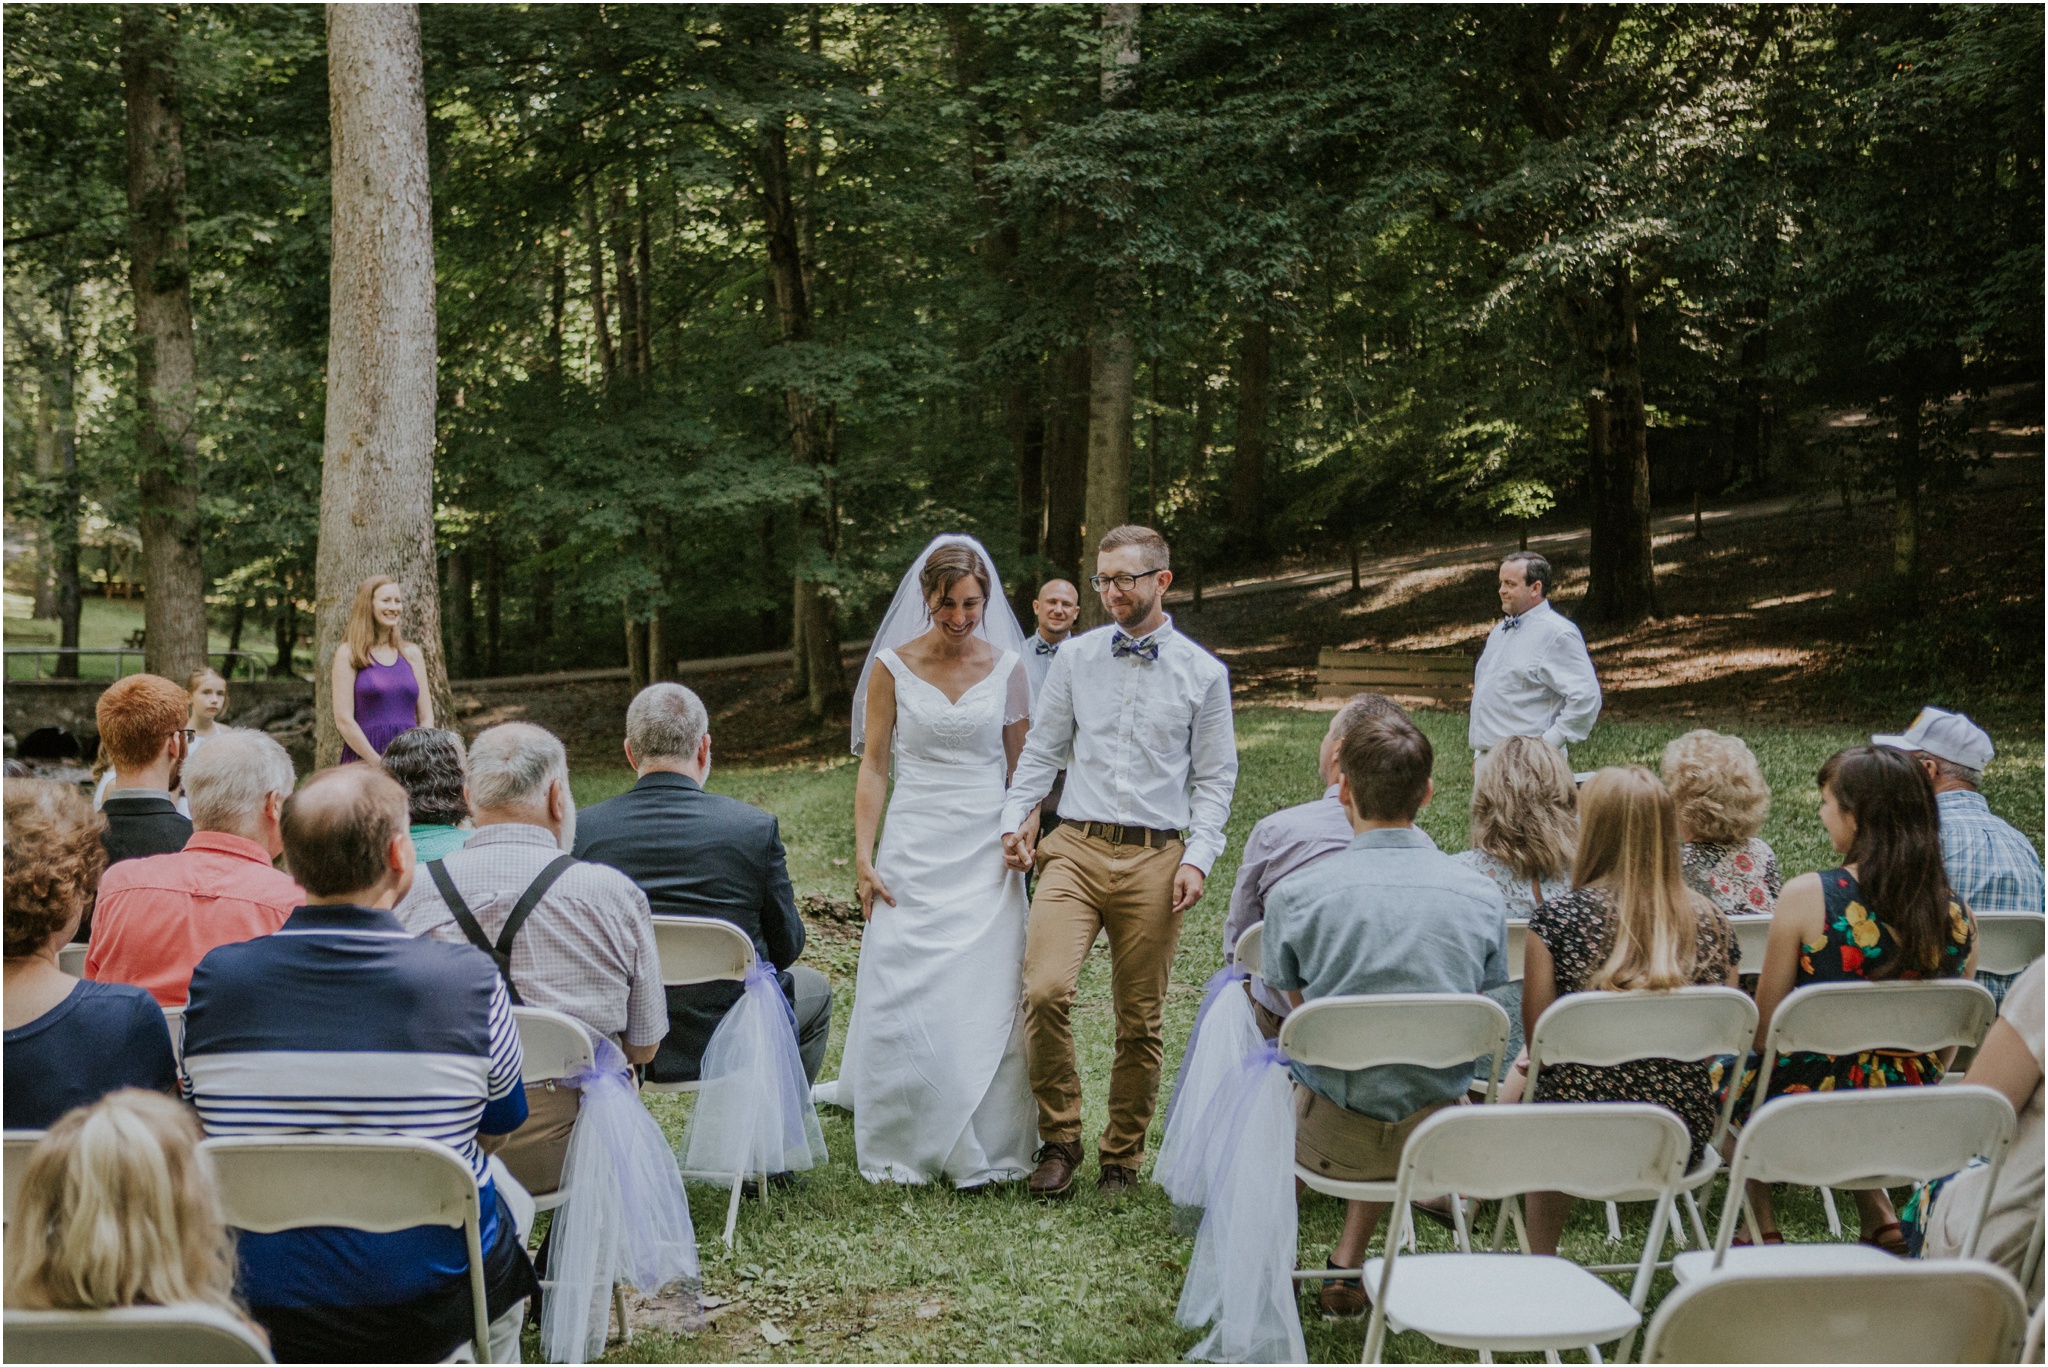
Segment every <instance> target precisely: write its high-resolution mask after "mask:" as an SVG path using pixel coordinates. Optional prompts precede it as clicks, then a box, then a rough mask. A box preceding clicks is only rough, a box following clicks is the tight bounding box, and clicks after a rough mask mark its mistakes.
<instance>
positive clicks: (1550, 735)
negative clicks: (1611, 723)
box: [1467, 551, 1600, 768]
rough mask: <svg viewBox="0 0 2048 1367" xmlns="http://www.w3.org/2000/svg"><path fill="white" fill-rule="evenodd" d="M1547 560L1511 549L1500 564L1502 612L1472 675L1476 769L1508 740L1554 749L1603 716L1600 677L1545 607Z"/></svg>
mask: <svg viewBox="0 0 2048 1367" xmlns="http://www.w3.org/2000/svg"><path fill="white" fill-rule="evenodd" d="M1551 582H1552V581H1551V573H1550V562H1549V561H1548V560H1545V559H1544V558H1543V557H1542V556H1540V555H1538V554H1536V552H1534V551H1516V552H1515V553H1514V554H1513V555H1511V556H1509V557H1508V558H1507V559H1505V560H1503V561H1501V562H1500V610H1501V612H1502V613H1503V614H1504V615H1503V616H1502V618H1501V620H1500V621H1498V622H1496V623H1494V627H1493V631H1492V633H1491V634H1489V635H1488V636H1487V638H1486V652H1485V653H1484V654H1483V655H1481V656H1480V657H1479V666H1478V668H1477V669H1475V670H1474V671H1473V673H1472V722H1471V726H1470V728H1469V730H1468V732H1467V736H1468V738H1469V739H1470V740H1471V742H1472V762H1473V765H1474V767H1475V768H1476V767H1477V765H1478V763H1479V761H1480V760H1481V759H1482V758H1484V757H1485V755H1486V752H1487V751H1488V750H1491V749H1492V748H1493V747H1494V746H1496V745H1499V744H1500V743H1501V742H1502V741H1504V740H1506V739H1507V738H1508V737H1509V736H1537V737H1540V738H1541V739H1542V740H1544V741H1546V742H1548V743H1549V744H1551V745H1555V746H1556V747H1557V748H1558V749H1560V750H1564V749H1567V748H1569V747H1571V746H1573V745H1577V744H1578V743H1579V742H1580V741H1582V740H1584V739H1585V738H1586V737H1587V736H1589V735H1591V734H1592V733H1593V723H1594V722H1595V721H1597V720H1599V717H1600V677H1599V675H1597V674H1595V673H1594V672H1593V659H1592V657H1591V656H1590V655H1588V654H1587V653H1586V638H1585V637H1583V636H1581V635H1580V634H1579V628H1578V626H1577V625H1576V624H1574V623H1573V622H1572V621H1571V619H1570V618H1568V617H1566V616H1565V615H1564V614H1563V613H1560V612H1559V611H1558V610H1557V609H1555V608H1553V607H1551V606H1550V586H1551Z"/></svg>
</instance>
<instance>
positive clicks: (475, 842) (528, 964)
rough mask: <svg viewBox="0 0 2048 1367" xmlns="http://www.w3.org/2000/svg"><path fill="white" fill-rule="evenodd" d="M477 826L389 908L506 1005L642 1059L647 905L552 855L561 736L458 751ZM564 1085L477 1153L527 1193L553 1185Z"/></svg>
mask: <svg viewBox="0 0 2048 1367" xmlns="http://www.w3.org/2000/svg"><path fill="white" fill-rule="evenodd" d="M467 790H468V793H469V806H470V813H471V815H472V818H473V819H474V821H475V823H476V832H475V834H473V835H471V836H470V837H469V839H468V840H466V841H464V842H463V845H462V848H461V849H459V850H455V851H454V852H452V853H450V854H449V855H447V856H446V857H445V858H442V859H435V860H429V861H427V862H426V863H425V864H423V865H422V866H421V869H422V874H421V876H420V877H417V878H415V879H414V880H413V883H412V889H411V891H409V892H408V893H407V894H406V895H405V898H404V900H402V901H400V902H399V903H398V905H397V906H396V907H394V908H393V911H394V913H395V914H396V915H397V917H398V920H399V923H400V924H402V925H403V926H404V927H405V928H406V929H407V930H409V931H411V932H412V933H413V934H414V935H425V936H431V937H433V938H435V939H439V940H448V941H453V942H454V943H457V944H460V943H462V942H463V941H465V940H467V941H468V942H469V943H471V944H473V945H475V946H476V947H477V948H479V949H481V950H483V951H484V952H485V953H486V954H489V955H490V956H491V958H492V959H493V960H495V961H496V963H497V965H498V973H499V975H500V976H501V977H502V978H504V980H505V987H506V990H507V992H509V993H510V994H511V998H512V1004H513V1005H515V1006H540V1007H546V1008H547V1009H549V1010H551V1011H559V1012H561V1013H562V1014H563V1015H565V1016H570V1017H573V1018H574V1019H575V1020H577V1021H579V1022H581V1023H582V1025H583V1028H584V1029H585V1030H587V1031H589V1032H590V1035H591V1037H592V1038H593V1039H597V1038H610V1039H612V1040H614V1041H616V1042H617V1043H618V1045H619V1047H620V1050H621V1051H622V1052H623V1053H624V1054H625V1056H626V1060H627V1061H628V1062H629V1063H645V1062H647V1061H648V1060H649V1059H651V1058H653V1057H654V1051H655V1049H656V1047H657V1046H658V1045H659V1044H660V1043H661V1037H662V1036H663V1035H665V1034H667V1033H668V1014H667V1012H666V1011H664V1010H663V1009H662V991H661V958H660V955H659V954H658V953H657V952H656V950H655V947H654V924H653V922H652V921H651V920H650V919H649V913H648V908H647V899H646V898H645V897H643V896H642V895H641V893H640V889H638V888H636V887H634V886H633V881H632V880H631V879H630V878H627V877H625V876H624V875H622V874H620V873H619V872H618V871H617V870H616V869H608V868H606V867H604V866H603V865H602V864H587V863H583V862H581V861H579V860H577V859H575V858H572V857H571V856H570V855H568V854H566V853H564V851H565V850H567V849H569V848H570V847H571V845H573V844H574V843H575V839H576V801H575V799H574V798H573V797H571V796H570V793H569V758H568V755H567V753H566V752H565V751H564V750H563V749H562V742H561V741H559V740H557V739H555V737H554V736H553V735H552V734H550V733H549V732H547V731H545V730H543V729H542V728H541V727H538V726H534V725H531V724H530V723H527V722H508V723H506V724H505V725H503V726H493V727H491V728H490V729H489V730H487V731H485V732H483V733H482V734H481V735H479V736H478V737H477V738H476V740H475V741H473V742H472V743H471V744H470V748H469V769H468V783H467ZM577 1105H578V1099H577V1096H576V1093H575V1090H574V1089H573V1088H568V1087H563V1086H561V1085H559V1084H550V1085H548V1086H547V1087H544V1088H536V1089H535V1090H533V1091H532V1092H529V1093H528V1094H527V1118H526V1123H525V1124H523V1125H521V1126H520V1127H519V1128H518V1129H517V1130H515V1131H513V1132H512V1133H511V1134H510V1135H507V1136H505V1137H504V1138H502V1139H486V1140H485V1141H484V1144H485V1148H486V1149H487V1150H488V1151H490V1152H495V1153H497V1154H498V1156H499V1157H501V1158H502V1159H504V1161H505V1166H506V1167H508V1168H510V1169H511V1170H512V1175H513V1176H514V1177H516V1178H518V1179H519V1181H520V1184H521V1185H522V1186H524V1187H525V1188H526V1189H527V1190H528V1191H530V1192H532V1193H534V1194H535V1195H543V1194H546V1193H548V1192H552V1191H554V1190H555V1189H556V1188H557V1187H559V1186H560V1185H561V1175H562V1160H563V1158H564V1157H566V1156H567V1154H568V1149H569V1132H570V1130H571V1129H572V1128H573V1127H574V1126H575V1123H576V1111H577Z"/></svg>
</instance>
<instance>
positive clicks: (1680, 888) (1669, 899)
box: [1572, 764, 1705, 992]
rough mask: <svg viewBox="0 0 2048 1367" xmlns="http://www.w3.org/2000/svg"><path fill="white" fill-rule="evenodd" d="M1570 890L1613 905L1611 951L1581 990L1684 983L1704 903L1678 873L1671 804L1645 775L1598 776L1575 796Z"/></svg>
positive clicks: (1636, 769) (1635, 769)
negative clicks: (1591, 892)
mask: <svg viewBox="0 0 2048 1367" xmlns="http://www.w3.org/2000/svg"><path fill="white" fill-rule="evenodd" d="M1572 884H1573V886H1575V887H1581V888H1586V887H1597V888H1599V889H1601V890H1603V891H1605V892H1606V893H1607V894H1608V895H1609V896H1610V897H1611V898H1612V899H1613V902H1614V948H1613V949H1612V950H1611V951H1609V953H1608V955H1607V962H1606V963H1605V964H1603V965H1601V967H1600V970H1599V971H1598V972H1596V973H1595V974H1594V975H1593V976H1592V978H1591V979H1590V980H1589V981H1588V982H1587V986H1588V987H1590V988H1591V989H1593V990H1594V991H1596V992H1633V991H1641V990H1644V989H1651V990H1662V989H1664V988H1671V987H1684V986H1685V985H1686V984H1688V983H1690V982H1691V981H1692V973H1693V961H1694V959H1695V957H1696V956H1697V953H1698V948H1699V917H1700V913H1701V910H1702V906H1703V904H1704V901H1705V899H1703V898H1701V897H1700V896H1699V894H1697V893H1695V892H1693V891H1692V889H1690V888H1688V887H1686V885H1685V880H1684V878H1683V877H1681V876H1680V874H1679V841H1678V805H1677V804H1676V803H1675V802H1673V801H1672V800H1671V791H1670V789H1668V788H1666V787H1665V786H1664V785H1663V783H1662V782H1661V781H1659V780H1658V778H1657V776H1656V775H1655V774H1653V773H1651V772H1650V771H1649V770H1648V769H1645V768H1643V767H1642V766H1641V765H1639V764H1631V765H1629V766H1627V767H1626V768H1616V769H1602V770H1601V771H1600V772H1599V773H1597V774H1595V775H1593V777H1592V778H1591V779H1590V780H1589V781H1588V782H1587V784H1586V786H1585V787H1584V788H1583V789H1581V790H1580V792H1579V855H1578V862H1577V864H1576V866H1575V867H1574V868H1573V870H1572Z"/></svg>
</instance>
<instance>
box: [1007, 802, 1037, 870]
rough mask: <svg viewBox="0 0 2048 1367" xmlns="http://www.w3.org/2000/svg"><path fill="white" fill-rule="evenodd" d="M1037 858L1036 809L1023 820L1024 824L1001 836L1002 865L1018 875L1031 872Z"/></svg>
mask: <svg viewBox="0 0 2048 1367" xmlns="http://www.w3.org/2000/svg"><path fill="white" fill-rule="evenodd" d="M1037 858H1038V809H1037V808H1036V807H1034V808H1032V809H1031V815H1029V816H1027V817H1025V818H1024V824H1023V825H1021V826H1019V827H1018V828H1017V829H1016V830H1015V831H1011V832H1006V833H1005V834H1004V836H1003V864H1004V866H1005V867H1007V868H1010V869H1014V870H1015V871H1016V872H1018V873H1029V872H1031V865H1032V864H1033V863H1034V862H1035V861H1036V860H1037Z"/></svg>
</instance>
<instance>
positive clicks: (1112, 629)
mask: <svg viewBox="0 0 2048 1367" xmlns="http://www.w3.org/2000/svg"><path fill="white" fill-rule="evenodd" d="M1099 552H1100V553H1099V554H1098V556H1097V558H1096V562H1095V567H1096V573H1095V576H1094V578H1092V579H1091V580H1090V581H1089V583H1090V586H1091V587H1093V588H1094V589H1095V590H1096V592H1098V593H1100V594H1101V595H1102V606H1103V607H1104V608H1105V609H1106V610H1107V611H1108V612H1109V615H1110V616H1111V617H1112V618H1114V619H1115V621H1114V623H1113V624H1112V625H1110V626H1104V627H1098V628H1096V629H1095V630H1094V631H1090V632H1087V633H1085V634H1083V635H1080V636H1076V637H1074V638H1073V639H1072V640H1070V641H1068V642H1067V643H1066V644H1065V645H1064V646H1062V647H1061V648H1060V651H1059V653H1058V654H1057V655H1056V656H1054V658H1053V666H1052V669H1051V671H1050V672H1049V673H1048V674H1047V675H1046V679H1045V686H1044V688H1043V689H1041V690H1040V692H1039V694H1038V699H1037V703H1036V706H1035V708H1034V710H1033V716H1032V720H1031V735H1030V738H1029V739H1028V740H1027V741H1026V742H1025V744H1024V752H1023V754H1022V755H1021V756H1020V757H1019V758H1018V760H1017V770H1016V774H1015V776H1014V777H1013V778H1012V779H1011V780H1010V792H1009V796H1008V798H1007V799H1006V800H1005V801H1004V804H1003V830H1004V831H1005V832H1006V834H1005V835H1004V836H1003V853H1004V857H1005V859H1006V860H1007V861H1008V862H1009V864H1010V867H1012V868H1015V869H1028V868H1030V867H1032V864H1033V861H1034V858H1035V859H1036V861H1037V864H1038V887H1037V891H1036V893H1035V894H1034V895H1033V897H1032V900H1031V922H1030V927H1029V929H1028V930H1027V932H1026V934H1025V941H1024V1012H1025V1043H1024V1048H1025V1059H1026V1062H1027V1064H1028V1066H1029V1069H1030V1073H1031V1090H1032V1092H1033V1093H1034V1094H1035V1095H1036V1096H1037V1098H1038V1138H1039V1141H1040V1146H1039V1150H1038V1155H1037V1162H1038V1168H1037V1171H1035V1172H1034V1173H1032V1175H1031V1179H1030V1182H1029V1188H1030V1191H1031V1193H1032V1194H1033V1195H1034V1196H1042V1197H1062V1196H1066V1195H1067V1194H1068V1193H1070V1192H1071V1191H1072V1190H1073V1185H1074V1173H1075V1171H1076V1169H1078V1168H1079V1167H1080V1166H1081V1079H1080V1074H1079V1073H1078V1072H1077V1071H1076V1069H1075V1066H1074V1036H1073V1030H1072V1028H1071V1025H1070V1024H1069V1020H1068V1012H1069V1009H1070V1008H1071V1007H1072V1006H1073V1002H1074V992H1075V989H1076V986H1077V985H1078V983H1079V981H1080V976H1081V965H1082V964H1083V963H1084V962H1085V961H1086V960H1087V957H1088V951H1089V949H1090V947H1091V946H1093V945H1094V943H1095V936H1096V933H1097V932H1098V931H1099V930H1105V929H1106V930H1107V931H1108V932H1109V954H1110V995H1111V1003H1112V1007H1113V1009H1114V1012H1115V1016H1116V1062H1115V1064H1114V1066H1113V1067H1112V1069H1111V1072H1110V1082H1109V1123H1108V1125H1107V1126H1106V1127H1105V1128H1104V1130H1103V1133H1102V1140H1101V1145H1100V1154H1101V1160H1102V1161H1101V1168H1102V1171H1101V1176H1100V1177H1099V1178H1098V1179H1097V1181H1096V1184H1095V1186H1096V1190H1097V1191H1098V1192H1100V1193H1102V1194H1103V1195H1104V1196H1107V1197H1111V1198H1114V1197H1118V1196H1121V1195H1123V1194H1124V1193H1125V1192H1127V1191H1129V1190H1130V1189H1131V1188H1132V1187H1133V1186H1135V1185H1137V1180H1138V1167H1139V1164H1140V1163H1142V1162H1143V1161H1144V1156H1145V1131H1146V1129H1147V1127H1148V1126H1150V1124H1151V1123H1152V1110H1153V1107H1154V1105H1155V1104H1156V1103H1157V1101H1158V1097H1159V1071H1160V1063H1161V1060H1162V1057H1163V1055H1164V1052H1165V1049H1164V1040H1163V1036H1162V1029H1161V1026H1162V1021H1163V1017H1164V1013H1165V1004H1166V981H1167V973H1168V970H1169V969H1170V968H1171V967H1172V965H1173V954H1174V949H1175V948H1176V946H1177V945H1178V944H1179V942H1180V927H1181V914H1182V913H1183V912H1185V911H1186V910H1187V909H1188V908H1189V907H1191V906H1193V905H1194V904H1195V903H1196V902H1197V901H1199V900H1200V899H1201V896H1202V885H1203V882H1204V881H1205V880H1206V878H1207V876H1208V873H1209V869H1210V866H1211V865H1213V864H1214V863H1215V862H1216V857H1217V856H1218V855H1219V854H1221V853H1222V852H1223V824H1224V822H1225V820H1226V819H1227V818H1228V817H1229V815H1230V795H1231V791H1232V790H1233V789H1234V788H1235V787H1236V786H1237V735H1236V730H1235V727H1234V726H1233V724H1232V720H1231V714H1230V672H1229V670H1227V669H1226V668H1224V666H1223V663H1222V662H1221V661H1220V660H1218V659H1216V657H1214V656H1213V655H1211V654H1209V653H1208V652H1207V651H1205V650H1203V649H1202V648H1201V647H1200V646H1198V645H1196V644H1195V643H1194V642H1193V641H1190V640H1188V639H1187V637H1185V636H1183V635H1181V634H1180V633H1179V632H1177V631H1175V630H1174V626H1173V619H1172V618H1170V617H1168V616H1167V615H1166V613H1165V611H1164V608H1163V604H1164V603H1165V600H1166V590H1167V586H1168V585H1170V584H1171V583H1172V582H1173V571H1172V569H1171V568H1169V566H1170V563H1171V562H1170V557H1169V554H1168V551H1167V546H1166V541H1165V539H1164V538H1163V537H1161V536H1160V535H1159V533H1157V532H1155V531H1153V530H1152V529H1151V528H1149V527H1115V528H1112V529H1111V530H1110V531H1109V533H1108V534H1107V535H1105V536H1104V537H1103V538H1102V542H1101V545H1100V547H1099ZM1062 768H1064V769H1066V771H1067V783H1066V791H1065V792H1064V793H1063V794H1062V796H1061V798H1060V807H1059V815H1060V819H1061V825H1060V828H1059V829H1058V830H1056V831H1054V832H1053V833H1052V834H1050V835H1048V836H1047V837H1046V838H1045V843H1044V845H1043V846H1042V847H1038V846H1037V826H1036V823H1035V822H1033V821H1032V820H1031V817H1032V814H1033V812H1034V810H1035V809H1036V808H1037V806H1038V803H1039V801H1040V799H1042V798H1043V797H1044V796H1045V794H1046V793H1047V791H1048V790H1050V789H1051V787H1052V781H1053V776H1054V775H1055V774H1057V773H1058V772H1059V771H1060V770H1061V769H1062ZM1183 830H1185V831H1186V832H1187V835H1186V838H1185V840H1183V838H1182V831H1183Z"/></svg>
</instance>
